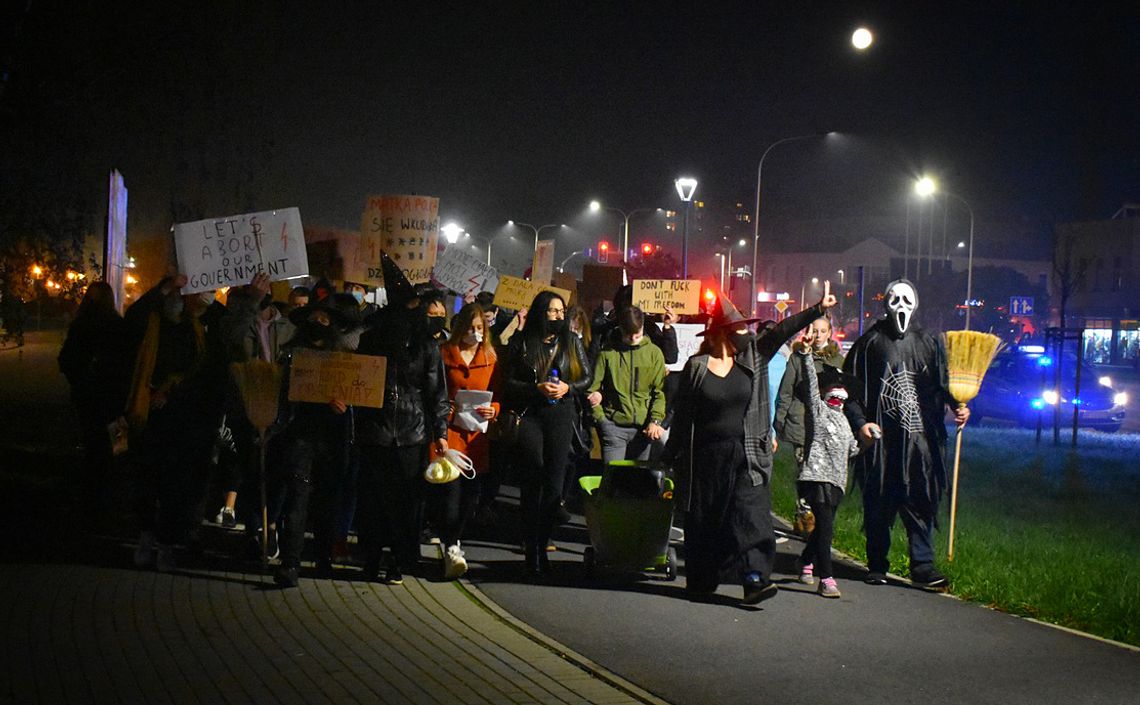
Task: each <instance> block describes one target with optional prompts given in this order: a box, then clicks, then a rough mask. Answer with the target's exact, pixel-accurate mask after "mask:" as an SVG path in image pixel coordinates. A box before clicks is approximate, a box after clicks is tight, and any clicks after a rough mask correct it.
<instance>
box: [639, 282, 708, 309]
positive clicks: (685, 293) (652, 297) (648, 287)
mask: <svg viewBox="0 0 1140 705" xmlns="http://www.w3.org/2000/svg"><path fill="white" fill-rule="evenodd" d="M633 305H634V306H637V307H638V308H640V309H641V310H642V311H644V312H646V313H665V307H666V306H671V307H672V308H673V313H675V314H677V315H679V316H683V315H692V314H698V313H700V312H701V281H700V280H699V279H634V280H633Z"/></svg>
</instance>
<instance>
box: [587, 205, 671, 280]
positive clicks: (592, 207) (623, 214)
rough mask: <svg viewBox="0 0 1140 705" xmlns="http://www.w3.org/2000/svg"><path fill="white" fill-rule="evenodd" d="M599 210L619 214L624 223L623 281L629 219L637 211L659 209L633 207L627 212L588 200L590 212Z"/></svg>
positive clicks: (656, 209)
mask: <svg viewBox="0 0 1140 705" xmlns="http://www.w3.org/2000/svg"><path fill="white" fill-rule="evenodd" d="M600 210H607V211H613V212H614V213H617V214H618V215H620V216H621V217H622V220H623V221H624V223H625V225H624V227H623V229H622V236H621V252H622V255H621V261H622V270H621V276H622V280H623V281H624V280H625V276H626V271H625V263H626V262H627V261H628V260H629V219H630V218H632V217H633V216H634V215H636V214H638V213H656V212H659V211H660V210H661V209H660V208H634V209H633V210H631V211H629V212H628V213H627V212H625V211H623V210H622V209H620V208H615V207H614V206H606V205H603V204H602V203H601V202H600V201H590V212H592V213H597V212H598V211H600ZM626 283H628V282H626Z"/></svg>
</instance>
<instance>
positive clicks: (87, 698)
mask: <svg viewBox="0 0 1140 705" xmlns="http://www.w3.org/2000/svg"><path fill="white" fill-rule="evenodd" d="M119 554H120V555H121V556H123V557H124V560H126V559H127V558H129V550H128V548H127V547H122V548H121V549H120V551H119ZM100 562H102V563H106V561H100ZM350 575H351V573H350V572H348V571H346V577H347V576H350ZM0 614H2V615H3V619H2V622H0V664H2V665H0V668H2V669H3V670H2V671H0V701H2V702H12V703H20V704H21V705H22V704H24V703H98V704H99V705H103V704H106V703H227V704H233V705H237V704H238V703H266V702H276V703H448V704H451V703H465V704H466V703H496V704H497V703H613V704H615V705H617V704H619V703H646V702H661V701H658V700H656V699H655V698H653V697H652V696H650V695H649V694H648V693H645V692H644V691H641V690H640V689H638V688H637V687H636V686H633V685H632V684H628V683H625V682H624V681H623V680H622V679H620V678H619V677H617V676H614V675H612V674H607V673H605V672H603V671H601V670H600V669H597V667H595V666H594V665H593V664H591V663H590V662H589V661H587V660H586V659H585V658H584V657H579V656H577V655H576V654H573V653H572V652H568V650H567V649H565V647H561V646H560V645H558V644H556V643H554V642H552V641H550V640H549V639H546V638H545V637H542V636H541V635H538V634H536V633H534V632H533V631H531V630H529V628H527V627H525V625H521V623H518V622H515V621H514V620H511V619H510V618H509V616H505V615H503V614H502V613H501V612H500V611H498V610H497V608H496V607H495V606H494V605H488V604H486V602H485V598H484V597H483V596H482V595H481V594H480V593H479V592H478V590H477V589H475V588H470V587H468V586H464V585H462V584H460V583H454V582H431V581H428V580H424V579H417V578H412V577H410V576H409V577H408V578H407V579H406V580H405V583H404V584H403V585H399V586H388V585H378V584H372V583H366V582H355V581H352V580H310V579H302V581H301V586H300V588H299V589H296V590H284V591H282V590H277V589H274V588H273V587H272V584H271V582H270V581H269V580H268V578H267V577H265V576H261V575H257V574H250V573H234V572H221V571H214V570H205V569H188V570H182V571H180V572H178V573H174V574H159V573H154V572H144V571H138V570H135V569H133V568H130V567H127V566H122V567H116V566H107V565H69V564H54V565H44V564H19V563H9V564H6V565H0Z"/></svg>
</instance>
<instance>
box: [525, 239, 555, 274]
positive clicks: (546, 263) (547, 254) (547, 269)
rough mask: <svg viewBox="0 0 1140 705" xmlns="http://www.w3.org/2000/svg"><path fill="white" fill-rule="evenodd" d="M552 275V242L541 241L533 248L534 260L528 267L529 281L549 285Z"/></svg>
mask: <svg viewBox="0 0 1140 705" xmlns="http://www.w3.org/2000/svg"><path fill="white" fill-rule="evenodd" d="M553 275H554V241H553V240H542V241H540V242H536V243H535V246H534V259H533V260H532V261H531V265H530V280H531V281H532V282H542V283H543V284H549V283H550V278H551V277H552V276H553Z"/></svg>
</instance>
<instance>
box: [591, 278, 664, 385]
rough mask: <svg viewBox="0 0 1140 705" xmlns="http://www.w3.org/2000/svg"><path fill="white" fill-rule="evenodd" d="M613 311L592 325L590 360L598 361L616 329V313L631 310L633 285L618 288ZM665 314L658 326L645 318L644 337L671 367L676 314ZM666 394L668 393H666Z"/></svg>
mask: <svg viewBox="0 0 1140 705" xmlns="http://www.w3.org/2000/svg"><path fill="white" fill-rule="evenodd" d="M613 304H614V307H613V310H611V311H610V313H609V315H602V316H599V317H597V318H596V319H595V320H594V322H593V324H592V329H593V330H592V332H593V340H592V341H591V344H590V348H589V354H590V359H591V360H597V359H598V353H600V352H601V350H602V345H604V344H605V342H606V341H607V340H609V337H610V333H611V332H612V331H615V330H617V328H618V313H620V312H621V310H622V309H626V308H631V307H632V306H633V285H632V284H626V285H625V286H622V287H619V288H618V290H617V291H616V292H614V299H613ZM665 311H666V313H665V315H664V316H662V318H661V324H660V325H658V324H657V323H656V322H655V321H653V320H651V319H650V318H649V317H646V320H645V335H646V337H648V338H649V341H650V342H651V343H653V344H654V345H656V346H657V347H659V348H661V352H662V353H663V354H664V355H665V364H666V365H672V364H673V363H675V362H677V355H678V351H677V331H675V330H673V324H674V323H676V322H677V314H675V313H673V309H671V308H666V309H665ZM666 394H668V391H666Z"/></svg>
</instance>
